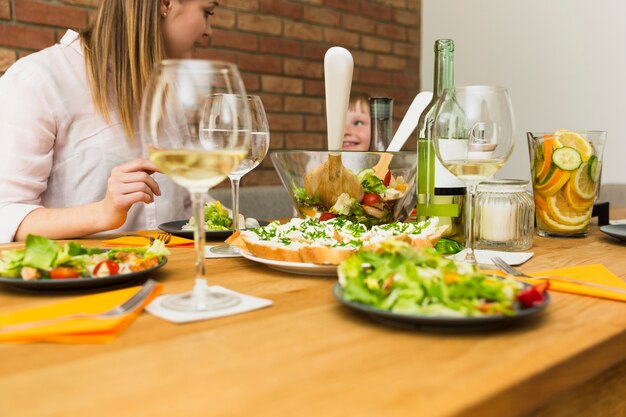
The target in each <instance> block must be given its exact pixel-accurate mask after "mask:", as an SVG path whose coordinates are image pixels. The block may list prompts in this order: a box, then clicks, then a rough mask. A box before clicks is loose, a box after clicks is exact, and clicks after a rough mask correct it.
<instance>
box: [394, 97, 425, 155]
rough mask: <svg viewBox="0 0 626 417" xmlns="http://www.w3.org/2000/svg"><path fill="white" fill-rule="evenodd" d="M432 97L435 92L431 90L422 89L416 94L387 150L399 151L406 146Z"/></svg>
mask: <svg viewBox="0 0 626 417" xmlns="http://www.w3.org/2000/svg"><path fill="white" fill-rule="evenodd" d="M432 98H433V93H432V92H430V91H422V92H421V93H418V94H417V95H416V96H415V98H414V99H413V101H412V102H411V105H410V106H409V108H408V109H407V111H406V113H405V114H404V117H403V118H402V121H401V122H400V125H399V126H398V130H396V133H395V134H394V135H393V138H392V139H391V142H389V146H388V147H387V152H397V151H399V150H400V149H402V146H404V144H405V142H406V141H407V139H408V138H409V136H411V134H412V133H413V132H414V131H415V128H416V127H417V122H418V121H419V118H420V115H421V114H422V112H423V111H424V109H425V108H426V106H427V105H428V103H430V100H432Z"/></svg>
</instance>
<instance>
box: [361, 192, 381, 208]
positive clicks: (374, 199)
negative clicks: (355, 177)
mask: <svg viewBox="0 0 626 417" xmlns="http://www.w3.org/2000/svg"><path fill="white" fill-rule="evenodd" d="M378 203H380V196H379V195H378V194H376V193H365V195H364V196H363V200H361V204H363V205H364V206H373V205H376V204H378Z"/></svg>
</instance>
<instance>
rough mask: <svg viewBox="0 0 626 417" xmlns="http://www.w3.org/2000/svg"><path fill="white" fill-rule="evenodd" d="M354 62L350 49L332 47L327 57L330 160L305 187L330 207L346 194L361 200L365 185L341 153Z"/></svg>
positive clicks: (307, 177)
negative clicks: (342, 157) (344, 163)
mask: <svg viewBox="0 0 626 417" xmlns="http://www.w3.org/2000/svg"><path fill="white" fill-rule="evenodd" d="M353 67H354V61H353V60H352V55H351V54H350V52H348V50H347V49H345V48H341V47H332V48H330V49H329V50H328V51H326V55H325V56H324V81H325V89H326V126H327V129H328V150H329V151H331V152H329V155H328V160H327V161H326V162H325V163H324V164H322V165H321V166H319V167H317V168H315V169H314V170H312V171H310V172H308V173H307V174H306V175H305V177H304V189H305V190H306V192H307V193H309V195H318V196H319V198H320V200H321V202H322V204H323V205H324V206H325V207H326V208H330V207H332V206H333V205H334V204H335V203H336V202H337V198H339V196H340V195H341V194H343V193H347V194H348V195H350V197H353V198H355V199H357V200H358V201H361V199H362V198H363V187H361V183H360V182H359V180H358V179H357V177H356V175H355V174H354V173H353V172H352V171H350V170H349V169H347V168H346V167H344V166H343V163H342V161H341V153H340V152H332V151H339V150H341V144H342V143H343V133H344V129H345V125H346V112H347V111H348V102H349V100H350V84H351V83H352V70H353Z"/></svg>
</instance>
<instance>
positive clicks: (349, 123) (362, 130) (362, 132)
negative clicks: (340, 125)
mask: <svg viewBox="0 0 626 417" xmlns="http://www.w3.org/2000/svg"><path fill="white" fill-rule="evenodd" d="M370 129H371V120H370V111H369V108H368V106H367V105H364V104H363V103H362V102H360V101H358V102H357V103H356V104H355V106H354V109H353V110H348V113H347V115H346V129H345V131H344V133H343V146H342V149H343V150H346V151H366V150H368V149H369V147H370V135H371V132H370Z"/></svg>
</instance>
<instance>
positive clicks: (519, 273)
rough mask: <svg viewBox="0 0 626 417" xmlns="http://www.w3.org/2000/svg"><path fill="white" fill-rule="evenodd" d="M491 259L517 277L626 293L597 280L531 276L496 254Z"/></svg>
mask: <svg viewBox="0 0 626 417" xmlns="http://www.w3.org/2000/svg"><path fill="white" fill-rule="evenodd" d="M491 260H492V261H493V263H494V264H495V265H496V266H497V267H498V268H500V269H501V270H502V271H504V272H506V273H507V274H509V275H513V276H516V277H522V278H526V279H535V280H554V281H563V282H571V283H572V284H578V285H586V286H588V287H595V288H600V289H603V290H609V291H615V292H620V293H624V294H626V290H625V289H623V288H617V287H611V286H609V285H603V284H596V283H595V282H587V281H580V280H577V279H572V278H568V277H562V276H559V275H539V276H530V275H527V274H525V273H523V272H522V271H520V270H518V269H516V268H513V267H512V266H511V265H509V264H507V263H506V262H505V261H504V259H502V258H500V257H498V256H494V257H493V258H491Z"/></svg>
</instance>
